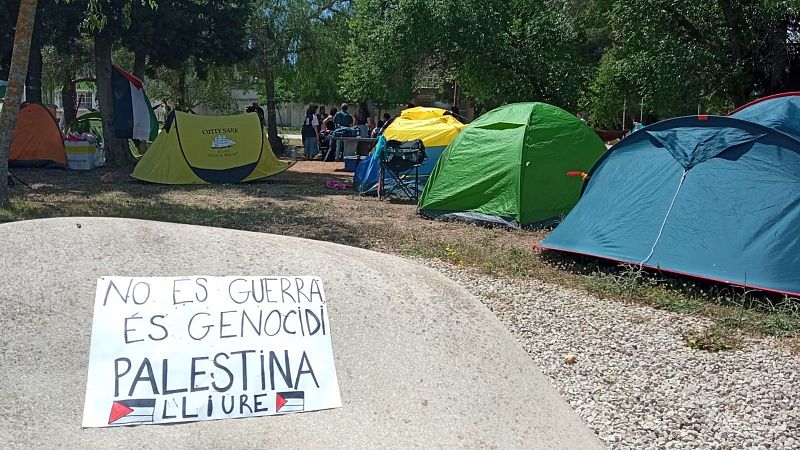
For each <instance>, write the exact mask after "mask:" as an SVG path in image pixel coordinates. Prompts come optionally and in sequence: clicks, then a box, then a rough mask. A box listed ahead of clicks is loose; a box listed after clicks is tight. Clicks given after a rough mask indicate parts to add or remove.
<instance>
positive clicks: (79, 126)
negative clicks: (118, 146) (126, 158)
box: [67, 111, 142, 159]
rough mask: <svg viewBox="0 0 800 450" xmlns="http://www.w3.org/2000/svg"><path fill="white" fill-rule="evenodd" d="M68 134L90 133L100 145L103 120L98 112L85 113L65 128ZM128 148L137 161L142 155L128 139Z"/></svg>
mask: <svg viewBox="0 0 800 450" xmlns="http://www.w3.org/2000/svg"><path fill="white" fill-rule="evenodd" d="M67 132H68V133H91V134H93V135H95V136H96V137H97V142H98V143H100V144H102V143H103V118H102V117H101V116H100V112H99V111H94V112H89V113H86V114H84V115H82V116H80V117H78V118H77V119H75V121H74V122H72V123H71V124H69V125H68V126H67ZM128 148H129V149H130V151H131V154H132V155H133V156H134V157H135V158H136V159H139V158H141V157H142V155H141V154H140V153H139V148H138V147H137V146H136V144H135V143H134V142H133V141H132V140H130V139H128Z"/></svg>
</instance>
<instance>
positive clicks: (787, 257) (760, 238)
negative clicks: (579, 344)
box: [539, 96, 800, 295]
mask: <svg viewBox="0 0 800 450" xmlns="http://www.w3.org/2000/svg"><path fill="white" fill-rule="evenodd" d="M798 113H800V97H798V96H790V97H789V96H786V97H778V98H771V99H767V100H765V101H763V102H759V103H755V104H752V105H751V106H749V107H748V108H744V109H741V110H739V111H737V112H735V114H733V115H732V116H729V117H720V116H696V117H681V118H676V119H670V120H665V121H663V122H659V123H656V124H654V125H651V126H649V127H646V128H644V129H642V130H640V131H639V132H637V133H634V134H633V135H631V136H630V137H628V138H626V139H624V140H623V141H621V142H620V143H619V144H617V145H616V146H614V147H613V148H611V149H610V150H609V151H608V152H607V153H606V154H605V155H604V156H603V157H602V158H601V159H600V160H599V161H598V162H597V164H596V165H595V166H594V168H593V169H592V171H591V172H590V173H589V178H588V181H587V182H586V184H585V185H584V191H583V193H582V195H581V199H580V201H579V202H578V204H577V205H576V206H575V208H574V209H573V210H572V212H570V214H569V215H568V216H567V217H566V218H565V219H564V221H563V222H562V223H561V224H560V225H559V226H558V227H557V228H556V229H555V230H554V231H553V232H552V233H550V235H549V236H547V238H546V239H545V240H544V241H543V242H542V243H541V244H540V245H539V246H540V247H541V248H544V249H552V250H562V251H567V252H573V253H580V254H585V255H591V256H597V257H602V258H607V259H611V260H614V261H620V262H625V263H631V264H636V265H641V266H644V267H649V268H657V269H661V270H664V271H669V272H674V273H680V274H685V275H691V276H695V277H699V278H705V279H710V280H715V281H722V282H726V283H730V284H734V285H740V286H749V287H753V288H759V289H764V290H770V291H776V292H781V293H786V294H791V295H800V232H798V230H800V114H798Z"/></svg>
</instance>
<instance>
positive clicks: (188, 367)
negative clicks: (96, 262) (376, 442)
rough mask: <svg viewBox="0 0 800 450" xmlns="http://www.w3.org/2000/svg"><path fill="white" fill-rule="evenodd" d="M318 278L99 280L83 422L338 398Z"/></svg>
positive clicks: (284, 406)
mask: <svg viewBox="0 0 800 450" xmlns="http://www.w3.org/2000/svg"><path fill="white" fill-rule="evenodd" d="M330 332H331V330H330V322H329V320H328V310H327V304H326V301H325V294H324V292H323V287H322V281H321V280H320V279H319V278H315V277H279V276H274V277H207V276H192V277H177V278H129V277H104V278H100V279H98V280H97V293H96V296H95V306H94V320H93V325H92V347H91V352H90V355H89V378H88V381H87V385H86V402H85V404H84V410H83V426H84V427H107V426H117V425H141V424H154V423H169V422H189V421H198V420H213V419H227V418H238V417H249V416H267V415H274V414H286V413H293V412H302V411H314V410H320V409H329V408H338V407H340V406H341V399H340V397H339V385H338V382H337V379H336V370H335V368H334V361H333V349H332V346H331V337H330Z"/></svg>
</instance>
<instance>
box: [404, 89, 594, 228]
mask: <svg viewBox="0 0 800 450" xmlns="http://www.w3.org/2000/svg"><path fill="white" fill-rule="evenodd" d="M605 149H606V148H605V145H603V142H602V141H601V140H600V138H599V137H598V136H597V134H596V133H595V132H594V131H593V130H592V129H591V128H589V127H588V126H586V125H585V124H584V123H583V122H581V121H580V120H578V119H577V118H576V117H575V116H573V115H572V114H570V113H568V112H566V111H564V110H563V109H561V108H558V107H555V106H552V105H548V104H546V103H515V104H510V105H505V106H502V107H500V108H497V109H494V110H492V111H489V112H488V113H486V114H484V115H483V116H481V117H479V118H478V119H477V120H475V121H474V122H472V123H471V124H469V125H468V126H467V127H466V128H465V129H464V131H462V132H461V134H459V135H458V137H456V138H455V140H453V142H452V143H451V144H450V145H449V146H448V147H447V150H445V151H444V154H443V155H442V157H441V158H440V159H439V162H438V164H437V165H436V168H435V169H434V171H433V174H432V175H431V178H430V180H429V181H428V184H427V185H426V186H425V191H424V192H423V194H422V198H421V199H420V202H419V208H420V213H421V214H423V215H425V216H428V217H439V218H446V219H459V220H467V221H474V222H483V223H493V224H500V225H505V226H509V227H519V226H527V225H533V224H544V223H548V222H552V221H553V220H557V219H560V218H561V217H563V216H564V215H565V214H566V213H567V212H569V210H570V209H571V208H572V207H573V206H574V205H575V203H576V202H577V201H578V196H579V195H580V190H581V185H582V180H581V179H580V178H575V177H568V176H566V173H567V172H568V171H579V172H580V171H588V170H589V169H591V167H592V165H593V164H594V163H595V162H596V161H597V159H598V158H600V156H602V154H603V153H604V152H605Z"/></svg>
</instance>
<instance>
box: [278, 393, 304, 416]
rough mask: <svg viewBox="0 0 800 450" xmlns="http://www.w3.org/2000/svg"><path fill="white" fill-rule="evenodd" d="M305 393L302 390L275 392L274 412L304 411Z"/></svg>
mask: <svg viewBox="0 0 800 450" xmlns="http://www.w3.org/2000/svg"><path fill="white" fill-rule="evenodd" d="M305 400H306V394H305V392H304V391H292V392H276V393H275V412H277V413H292V412H301V411H305Z"/></svg>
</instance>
